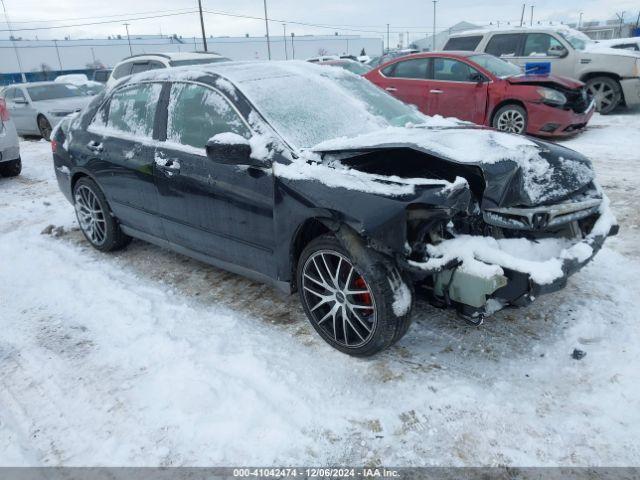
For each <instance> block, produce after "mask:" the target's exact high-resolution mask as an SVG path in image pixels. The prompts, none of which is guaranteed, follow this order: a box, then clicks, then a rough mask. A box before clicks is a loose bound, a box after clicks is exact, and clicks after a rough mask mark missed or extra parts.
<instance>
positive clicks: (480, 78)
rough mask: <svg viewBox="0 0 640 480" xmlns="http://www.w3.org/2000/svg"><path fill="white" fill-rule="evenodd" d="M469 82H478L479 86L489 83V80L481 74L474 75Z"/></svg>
mask: <svg viewBox="0 0 640 480" xmlns="http://www.w3.org/2000/svg"><path fill="white" fill-rule="evenodd" d="M469 80H470V81H472V82H476V83H477V84H481V83H484V82H486V81H487V79H486V78H485V77H484V75H482V74H481V73H478V72H476V73H472V74H471V76H470V77H469Z"/></svg>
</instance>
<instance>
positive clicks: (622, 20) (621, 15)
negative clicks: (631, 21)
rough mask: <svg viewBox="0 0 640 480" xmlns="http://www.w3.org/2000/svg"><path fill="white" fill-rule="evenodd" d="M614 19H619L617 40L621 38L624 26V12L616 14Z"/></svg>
mask: <svg viewBox="0 0 640 480" xmlns="http://www.w3.org/2000/svg"><path fill="white" fill-rule="evenodd" d="M616 17H618V18H619V19H620V27H619V29H618V38H621V37H622V26H623V25H624V12H622V13H620V14H618V13H616Z"/></svg>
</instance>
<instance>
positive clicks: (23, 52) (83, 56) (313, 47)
mask: <svg viewBox="0 0 640 480" xmlns="http://www.w3.org/2000/svg"><path fill="white" fill-rule="evenodd" d="M181 40H182V42H183V43H178V42H176V40H173V39H171V38H170V37H165V38H159V37H158V38H146V39H145V38H136V37H132V39H131V44H132V51H133V54H134V55H135V54H138V53H152V52H178V51H183V52H192V51H194V50H200V51H201V50H203V46H202V40H201V39H198V38H196V39H194V38H182V39H181ZM56 44H57V48H56ZM207 44H208V49H209V51H215V52H217V53H220V54H221V55H224V56H226V57H229V58H231V59H234V60H258V59H262V60H266V59H267V58H268V55H267V41H266V37H216V38H208V39H207ZM15 46H16V47H17V48H18V54H19V55H20V60H21V62H22V68H23V70H24V71H25V72H32V71H40V70H41V65H42V64H43V63H44V64H46V65H48V66H49V67H50V68H51V69H52V70H70V69H83V68H86V66H87V64H89V63H92V62H93V61H94V60H95V61H100V62H102V63H103V64H104V65H106V66H107V67H113V66H114V65H115V64H116V63H118V62H119V61H120V60H122V59H123V58H124V57H127V56H129V55H130V53H129V44H128V42H127V39H126V38H124V39H113V40H105V39H99V40H92V39H84V40H82V39H79V40H58V41H57V42H54V41H53V40H20V41H16V42H15ZM363 48H364V49H365V51H366V53H367V54H368V55H371V56H373V55H380V54H381V53H382V48H383V47H382V39H381V38H363V37H359V36H355V35H327V36H311V35H303V36H296V37H293V44H292V38H291V37H290V36H287V38H286V55H287V57H288V58H289V59H290V58H292V56H293V55H294V54H295V58H296V59H302V60H304V59H306V58H309V57H313V56H316V55H319V54H320V53H321V52H324V54H329V55H333V54H335V55H342V54H349V55H359V54H360V51H361V50H362V49H363ZM58 55H59V57H58ZM271 58H272V59H274V60H284V58H285V42H284V38H283V36H279V37H278V36H273V37H271ZM18 71H19V68H18V61H17V58H16V54H15V51H14V49H13V45H12V42H11V41H9V40H7V39H4V40H0V73H15V72H18Z"/></svg>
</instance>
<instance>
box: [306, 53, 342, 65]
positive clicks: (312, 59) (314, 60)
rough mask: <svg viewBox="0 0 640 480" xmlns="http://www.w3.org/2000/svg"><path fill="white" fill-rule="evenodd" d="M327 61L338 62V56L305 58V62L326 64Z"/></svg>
mask: <svg viewBox="0 0 640 480" xmlns="http://www.w3.org/2000/svg"><path fill="white" fill-rule="evenodd" d="M329 60H340V57H339V56H338V55H320V56H318V57H311V58H307V62H311V63H318V62H328V61H329Z"/></svg>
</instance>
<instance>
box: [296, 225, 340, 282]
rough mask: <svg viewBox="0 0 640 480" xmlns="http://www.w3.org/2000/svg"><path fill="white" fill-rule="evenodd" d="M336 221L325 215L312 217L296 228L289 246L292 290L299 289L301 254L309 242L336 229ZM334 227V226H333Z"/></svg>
mask: <svg viewBox="0 0 640 480" xmlns="http://www.w3.org/2000/svg"><path fill="white" fill-rule="evenodd" d="M334 224H336V222H335V221H334V220H331V219H328V218H324V217H310V218H307V219H306V220H305V221H304V222H302V223H301V224H300V225H299V226H298V228H297V229H296V232H295V234H294V235H293V238H292V239H291V245H290V247H289V269H290V272H289V274H290V278H291V287H292V291H295V290H296V289H297V284H296V270H297V269H298V260H299V259H300V254H301V253H302V251H303V250H304V249H305V247H306V246H307V245H309V243H310V242H311V241H312V240H314V239H315V238H318V237H320V236H322V235H325V234H327V233H331V232H333V231H335V226H334ZM332 227H333V228H332Z"/></svg>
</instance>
